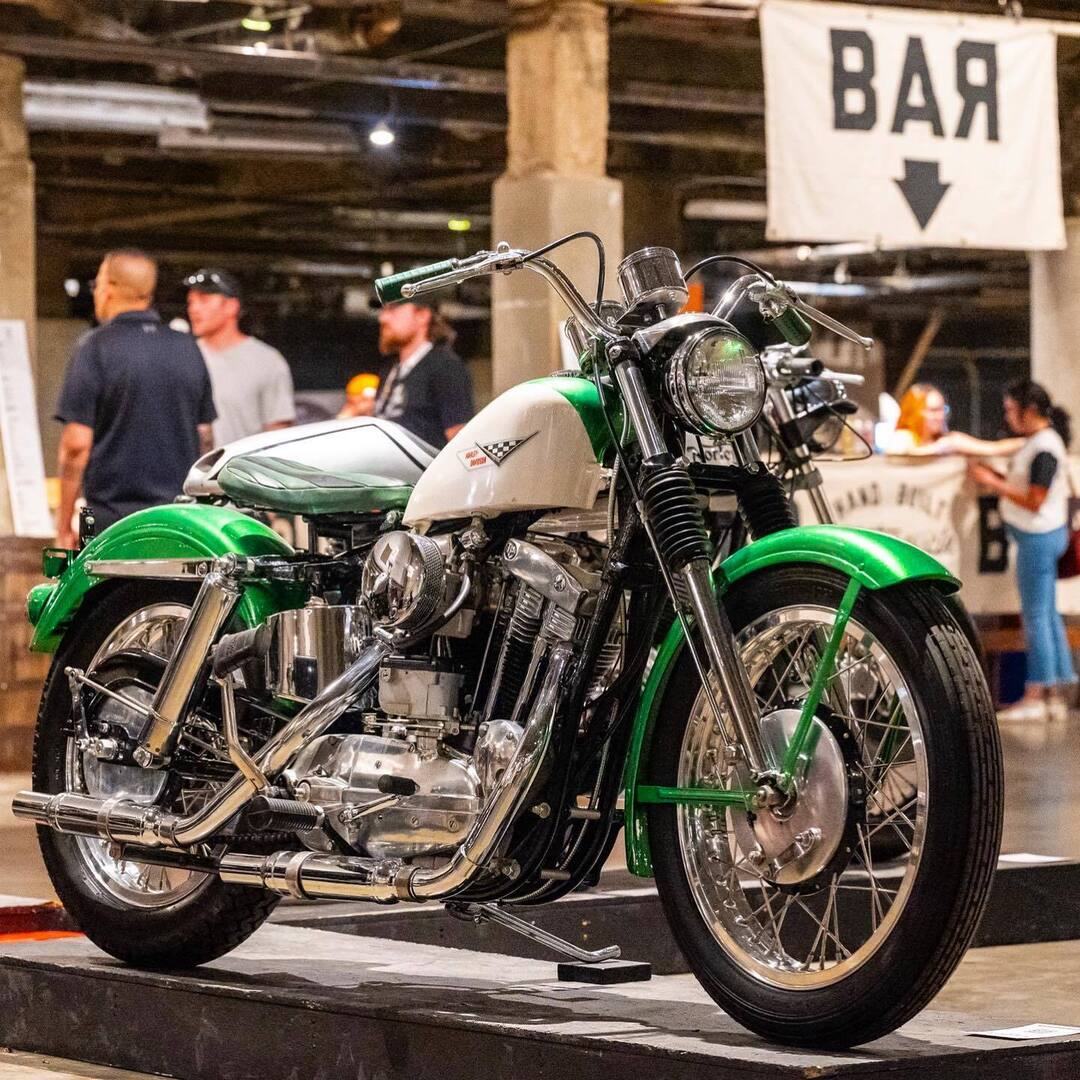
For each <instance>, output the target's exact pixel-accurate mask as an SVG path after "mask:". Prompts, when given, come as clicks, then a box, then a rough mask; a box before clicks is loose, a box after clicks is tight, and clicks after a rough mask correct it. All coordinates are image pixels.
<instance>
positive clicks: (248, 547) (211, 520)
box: [27, 503, 293, 652]
mask: <svg viewBox="0 0 1080 1080" xmlns="http://www.w3.org/2000/svg"><path fill="white" fill-rule="evenodd" d="M230 552H232V553H235V554H237V555H248V556H256V555H291V554H292V553H293V549H292V548H291V547H290V546H289V545H288V544H287V543H286V542H285V541H284V540H283V539H282V538H281V537H280V536H278V534H277V533H276V532H274V531H273V529H271V528H269V527H268V526H266V525H264V524H263V523H262V522H260V521H256V520H255V519H254V518H252V517H248V516H247V515H246V514H241V513H238V512H237V511H235V510H228V509H225V508H224V507H220V506H202V505H191V504H182V503H171V504H166V505H164V506H154V507H151V508H150V509H149V510H140V511H139V512H138V513H135V514H131V515H130V516H129V517H126V518H123V519H122V520H120V521H118V522H117V523H116V524H115V525H110V526H109V528H107V529H106V530H105V531H104V532H103V533H102V534H101V535H100V536H96V537H94V539H93V540H91V541H90V543H88V544H87V545H86V547H84V548H83V549H82V551H81V552H79V555H78V558H76V559H75V561H74V562H73V563H72V564H71V565H70V566H69V567H68V568H67V569H66V570H65V571H64V572H63V574H61V575H60V579H59V580H58V581H57V582H56V583H55V584H52V585H37V586H35V588H34V589H33V590H32V591H31V593H30V599H29V601H28V603H27V613H28V615H29V617H30V621H31V622H32V623H33V624H34V637H33V640H32V641H31V642H30V648H31V649H32V650H34V651H35V652H52V651H54V650H55V649H56V647H57V645H58V644H59V643H60V639H61V637H63V634H64V630H65V629H66V628H67V626H68V625H69V624H70V623H71V620H72V619H73V618H74V616H75V613H76V612H77V611H78V610H79V608H80V607H81V606H82V603H83V600H84V599H85V597H86V594H87V593H88V592H90V590H91V589H93V588H95V586H97V585H99V584H101V582H103V581H105V580H106V579H105V578H102V577H98V576H96V575H94V574H91V573H88V572H87V569H86V564H87V563H88V562H92V561H95V560H111V559H201V558H211V559H212V558H217V557H218V556H220V555H226V554H229V553H230ZM283 606H291V605H289V604H288V603H286V602H283V597H281V596H279V595H278V593H277V592H275V591H274V590H272V589H271V588H270V587H268V586H260V585H254V586H249V587H248V588H247V589H246V590H245V591H244V598H243V600H242V601H241V604H240V609H239V615H240V618H241V619H242V621H243V622H244V623H246V624H247V625H249V626H254V625H256V624H258V623H260V622H262V621H263V620H264V619H265V618H266V617H267V615H270V614H272V613H273V612H275V611H278V610H280V609H281V608H282V607H283Z"/></svg>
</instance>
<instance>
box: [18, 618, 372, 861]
mask: <svg viewBox="0 0 1080 1080" xmlns="http://www.w3.org/2000/svg"><path fill="white" fill-rule="evenodd" d="M390 651H391V648H390V646H389V645H388V644H386V643H385V642H383V641H380V640H378V639H377V638H373V639H371V640H370V641H368V643H367V644H366V645H365V646H364V648H363V649H362V650H361V651H360V654H359V656H358V657H357V659H356V661H355V662H354V663H353V664H352V665H351V666H350V667H349V668H348V669H347V670H346V671H345V672H343V673H342V674H341V675H340V676H339V677H338V678H337V679H335V680H334V681H333V682H332V683H331V684H330V685H329V686H327V687H326V689H325V690H323V692H322V693H321V694H319V696H318V697H317V698H315V699H314V700H313V701H312V702H311V703H310V704H309V705H308V706H307V707H306V708H304V709H302V710H301V711H300V712H298V713H297V714H296V716H294V717H293V718H292V720H290V721H289V722H288V723H287V724H286V725H285V726H284V727H283V728H282V729H281V730H280V731H279V732H278V733H277V734H276V735H274V736H273V737H272V738H270V739H269V740H268V741H267V742H266V744H265V745H264V746H263V747H262V748H261V749H260V750H259V752H258V753H257V754H255V755H254V763H255V765H256V766H257V767H258V771H259V772H260V773H261V774H262V775H263V776H265V777H267V778H269V779H273V778H274V777H275V776H277V774H278V773H280V772H281V770H282V769H284V768H285V767H286V766H287V765H288V764H289V762H290V761H292V759H293V757H295V755H296V753H297V752H298V751H299V750H300V748H301V747H302V746H304V745H305V744H306V743H307V742H309V741H310V740H312V739H314V738H316V737H318V736H319V735H321V734H322V733H323V732H324V731H326V729H327V728H328V727H330V725H331V724H333V723H334V721H335V720H337V719H338V717H340V716H341V715H342V714H343V713H344V712H346V711H347V710H348V709H350V708H351V707H352V706H353V705H354V704H355V703H356V702H357V701H358V700H359V699H360V697H361V696H362V695H363V694H364V693H365V692H366V691H367V690H368V689H369V688H370V687H371V686H372V684H373V683H374V682H375V680H376V679H377V678H378V674H379V665H380V664H381V663H382V661H383V659H384V658H385V657H386V656H387V655H389V653H390ZM258 790H259V789H258V787H257V786H256V783H255V782H254V781H253V780H251V779H249V778H248V777H247V776H245V775H244V774H242V773H237V775H236V776H234V777H233V778H232V779H231V780H230V781H229V782H228V783H227V784H225V785H224V787H222V788H221V790H220V791H219V792H218V793H217V795H215V796H214V798H213V799H211V800H210V802H209V803H207V804H206V806H204V807H203V808H202V809H201V810H199V811H197V812H196V813H194V814H191V815H189V816H187V817H181V816H180V815H178V814H170V813H167V812H165V811H164V810H162V809H160V807H156V806H144V805H142V804H140V803H136V802H132V801H131V800H129V799H125V798H123V797H122V796H121V797H118V798H113V799H95V798H93V797H92V796H89V795H78V794H75V793H74V792H63V793H61V794H59V795H46V794H43V793H42V792H39V791H20V792H19V793H18V794H17V795H16V796H15V798H14V800H13V801H12V804H11V805H12V810H13V811H14V813H15V815H16V817H24V818H29V819H30V820H31V821H34V822H36V823H37V824H38V825H47V826H48V827H49V828H52V829H55V830H56V831H57V832H63V833H74V834H76V835H78V836H96V837H100V838H101V839H102V840H110V841H112V842H114V843H118V844H139V845H141V846H142V847H171V848H186V847H191V846H192V845H194V844H198V843H201V842H202V841H203V840H207V839H209V838H210V837H211V836H213V835H214V834H215V833H217V832H220V831H221V830H222V829H223V828H224V827H225V826H226V825H227V824H228V823H229V821H230V820H231V819H232V818H233V817H234V816H235V815H236V814H237V813H238V812H239V811H240V810H242V809H243V807H244V806H245V804H247V803H248V802H249V801H250V800H251V799H252V797H253V796H255V795H256V794H257V793H258Z"/></svg>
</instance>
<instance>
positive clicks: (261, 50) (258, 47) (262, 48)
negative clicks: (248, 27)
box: [252, 41, 267, 56]
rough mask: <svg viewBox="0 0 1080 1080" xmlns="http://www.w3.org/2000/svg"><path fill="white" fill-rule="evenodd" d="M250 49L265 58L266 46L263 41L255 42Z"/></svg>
mask: <svg viewBox="0 0 1080 1080" xmlns="http://www.w3.org/2000/svg"><path fill="white" fill-rule="evenodd" d="M252 48H254V50H255V51H256V52H257V53H258V54H259V55H260V56H265V55H266V50H267V44H266V42H265V41H256V42H255V44H254V45H253V46H252Z"/></svg>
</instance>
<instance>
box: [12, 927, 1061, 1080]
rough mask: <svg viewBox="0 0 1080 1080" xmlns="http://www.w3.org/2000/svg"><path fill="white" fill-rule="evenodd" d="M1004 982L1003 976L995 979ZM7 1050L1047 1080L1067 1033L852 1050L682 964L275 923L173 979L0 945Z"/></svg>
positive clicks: (159, 1060) (368, 1073)
mask: <svg viewBox="0 0 1080 1080" xmlns="http://www.w3.org/2000/svg"><path fill="white" fill-rule="evenodd" d="M1001 974H1002V977H1004V974H1005V973H1004V972H1002V973H1001ZM0 1000H3V1002H4V1006H5V1007H4V1008H3V1010H0V1044H2V1045H5V1046H9V1047H13V1048H16V1049H24V1050H34V1051H38V1052H41V1053H48V1054H52V1055H57V1056H64V1057H71V1058H79V1059H82V1060H86V1061H92V1062H97V1063H100V1064H106V1065H112V1066H118V1067H123V1068H127V1069H134V1070H138V1071H142V1072H154V1073H161V1074H164V1075H168V1076H175V1077H181V1078H203V1077H215V1078H221V1080H232V1078H237V1080H239V1078H245V1080H246V1078H251V1077H255V1076H265V1077H286V1076H303V1077H304V1078H305V1080H348V1078H361V1077H363V1078H368V1077H378V1078H380V1080H397V1078H401V1080H479V1078H481V1077H513V1078H514V1080H534V1078H536V1080H539V1078H541V1077H542V1078H544V1080H556V1078H562V1077H567V1078H569V1077H573V1078H575V1080H585V1078H590V1077H603V1080H620V1078H624V1077H633V1078H634V1080H639V1078H640V1077H641V1076H645V1075H649V1076H659V1077H664V1078H665V1080H684V1078H685V1080H690V1078H693V1080H734V1078H736V1077H737V1078H739V1080H746V1078H747V1077H750V1076H752V1077H754V1078H755V1080H773V1078H775V1080H781V1078H784V1080H786V1078H795V1077H799V1078H806V1077H810V1076H829V1077H839V1078H843V1077H859V1078H861V1080H866V1078H875V1077H890V1078H900V1077H913V1078H914V1077H931V1076H932V1077H934V1078H935V1080H954V1078H955V1080H975V1078H976V1077H977V1078H979V1080H998V1078H1001V1080H1005V1078H1008V1080H1014V1078H1015V1077H1017V1076H1023V1077H1025V1078H1028V1080H1059V1078H1061V1077H1065V1076H1075V1075H1077V1074H1078V1072H1080V1036H1075V1037H1070V1038H1057V1039H1041V1040H1038V1041H1028V1042H1010V1041H1004V1040H1002V1039H997V1038H991V1037H987V1036H985V1035H978V1034H974V1033H976V1032H985V1031H987V1030H992V1029H1002V1028H1009V1027H1012V1026H1014V1025H1015V1023H1016V1020H1015V1018H1011V1017H1009V1016H1008V1015H1003V1016H996V1017H995V1016H977V1017H976V1016H965V1015H959V1014H955V1013H942V1012H933V1011H927V1012H925V1013H923V1014H922V1015H921V1016H920V1017H918V1018H916V1019H915V1020H914V1021H912V1022H911V1023H910V1024H907V1025H906V1026H905V1027H903V1028H902V1029H901V1030H900V1031H898V1032H895V1033H894V1034H892V1035H890V1036H888V1037H887V1038H884V1039H881V1040H878V1041H877V1042H875V1043H873V1044H870V1045H869V1046H865V1047H860V1048H857V1049H855V1050H852V1051H848V1052H842V1053H837V1052H831V1053H814V1052H807V1051H803V1050H798V1049H792V1048H782V1047H775V1046H771V1045H769V1044H768V1043H766V1042H764V1041H763V1040H761V1039H759V1038H757V1037H755V1036H753V1035H751V1034H750V1033H749V1032H748V1031H746V1030H745V1029H743V1028H742V1027H740V1026H739V1025H738V1024H736V1023H735V1022H734V1021H732V1020H731V1019H729V1018H728V1017H726V1016H725V1015H724V1014H723V1013H721V1012H720V1011H719V1010H718V1009H717V1008H716V1006H715V1005H714V1004H713V1003H712V1002H711V1001H710V1000H709V999H708V997H706V995H705V993H704V992H703V991H702V990H701V988H700V987H699V986H698V984H697V983H696V982H695V981H694V980H693V978H692V977H690V976H686V975H672V976H660V977H656V978H654V979H653V980H652V981H651V982H647V983H630V984H626V985H622V986H608V987H600V986H585V985H581V984H569V983H560V982H557V981H556V978H555V964H554V963H550V962H546V961H537V960H528V959H522V958H516V957H507V956H498V955H492V954H487V953H481V952H475V951H471V950H459V949H447V948H444V947H441V946H434V945H422V944H415V943H406V942H395V941H388V940H386V939H382V938H357V937H355V936H347V935H343V934H336V933H331V932H327V931H321V930H312V929H308V928H301V927H294V926H288V925H282V924H281V923H271V924H268V925H266V926H264V927H263V928H262V929H261V930H260V931H259V932H258V933H257V934H256V935H255V936H254V937H252V938H251V939H250V940H249V941H248V942H247V943H246V944H244V945H243V946H241V947H240V948H239V949H237V950H236V951H235V952H233V953H232V954H230V955H229V956H227V957H224V958H223V959H221V960H219V961H217V962H215V963H214V964H211V965H208V966H206V967H204V968H201V969H199V970H198V971H196V972H193V973H190V974H184V975H173V974H161V973H153V972H144V971H138V970H135V969H133V968H129V967H125V966H124V965H122V964H119V963H117V962H116V961H114V960H112V959H110V958H108V957H106V956H104V955H103V954H102V953H100V952H98V951H97V950H96V949H95V948H94V947H93V946H92V945H90V944H89V942H88V941H86V940H85V939H83V938H66V939H61V940H52V941H38V942H19V943H5V944H4V945H3V946H2V951H0Z"/></svg>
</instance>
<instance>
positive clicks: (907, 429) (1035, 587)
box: [887, 379, 1077, 722]
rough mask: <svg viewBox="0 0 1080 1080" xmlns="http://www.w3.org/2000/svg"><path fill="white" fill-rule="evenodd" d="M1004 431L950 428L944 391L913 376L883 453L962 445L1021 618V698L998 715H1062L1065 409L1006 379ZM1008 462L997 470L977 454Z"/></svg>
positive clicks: (950, 449) (1071, 685)
mask: <svg viewBox="0 0 1080 1080" xmlns="http://www.w3.org/2000/svg"><path fill="white" fill-rule="evenodd" d="M1003 408H1004V414H1005V423H1006V425H1007V426H1008V428H1009V430H1010V431H1011V432H1012V436H1011V437H1009V438H1004V439H994V440H985V439H976V438H973V437H972V436H970V435H966V434H964V433H963V432H959V431H949V429H948V416H949V410H948V406H947V405H946V402H945V398H944V396H943V395H942V394H941V392H940V391H939V390H938V389H937V388H936V387H934V386H931V385H929V384H926V383H917V384H916V385H914V386H912V387H911V388H910V389H909V390H908V391H907V392H906V393H905V394H904V396H903V397H902V398H901V400H900V417H899V419H898V421H897V425H896V431H895V433H894V435H893V437H892V438H891V440H890V441H889V444H888V446H887V452H888V453H890V454H892V455H897V456H900V457H904V458H907V457H936V456H941V455H945V454H963V455H964V456H965V457H966V458H967V459H968V464H967V470H968V475H969V477H970V478H971V479H972V480H973V481H974V482H975V484H977V485H978V486H979V488H980V489H982V490H984V491H988V492H993V493H994V494H996V495H997V497H998V505H999V508H1000V513H1001V517H1002V520H1003V521H1004V523H1005V530H1006V532H1007V534H1008V536H1009V539H1010V540H1011V541H1012V543H1013V547H1014V550H1015V559H1014V565H1015V569H1016V582H1017V587H1018V589H1019V592H1020V609H1021V613H1022V616H1023V620H1024V638H1025V644H1026V647H1027V674H1026V685H1025V691H1024V695H1023V697H1022V698H1021V699H1020V700H1019V701H1018V702H1017V703H1016V704H1015V705H1013V706H1011V707H1010V708H1008V709H1005V710H1003V711H1002V712H1000V713H999V714H998V716H999V719H1002V720H1006V721H1012V720H1015V721H1023V722H1030V721H1037V720H1040V719H1044V718H1052V717H1062V716H1064V714H1065V713H1066V711H1067V709H1068V707H1069V706H1070V704H1072V703H1073V702H1074V699H1075V693H1076V685H1077V674H1076V669H1075V667H1074V665H1073V658H1072V652H1071V650H1070V649H1069V641H1068V635H1067V633H1066V630H1065V622H1064V620H1063V619H1062V617H1061V614H1060V612H1059V611H1058V609H1057V578H1058V562H1059V560H1060V559H1061V557H1062V555H1063V554H1064V553H1065V549H1066V547H1067V545H1068V543H1069V495H1070V493H1071V482H1070V478H1069V462H1068V446H1069V442H1070V441H1071V437H1072V431H1071V424H1070V420H1069V416H1068V414H1067V413H1066V412H1065V410H1064V409H1062V408H1060V407H1059V406H1056V405H1055V404H1054V403H1053V402H1052V401H1051V398H1050V395H1049V393H1048V392H1047V391H1046V389H1045V388H1044V387H1042V386H1040V385H1039V384H1038V383H1036V382H1033V381H1032V380H1031V379H1022V380H1019V381H1017V382H1014V383H1012V384H1011V385H1010V386H1009V387H1008V388H1007V389H1006V390H1005V395H1004V400H1003ZM984 458H995V459H999V460H1004V461H1006V462H1007V464H1006V466H1005V469H1004V471H998V470H997V469H994V468H991V467H990V466H989V465H987V464H986V463H985V462H984V461H982V460H980V459H984Z"/></svg>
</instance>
